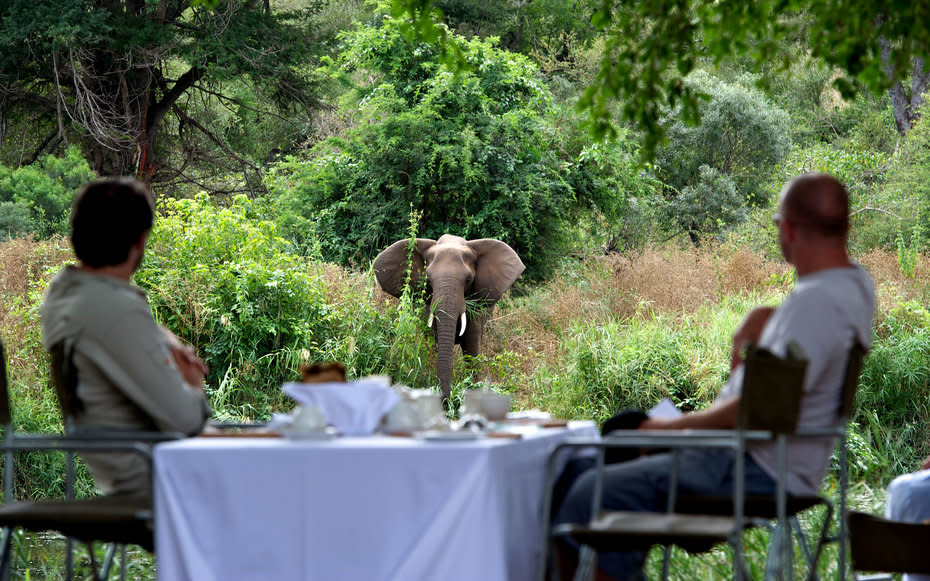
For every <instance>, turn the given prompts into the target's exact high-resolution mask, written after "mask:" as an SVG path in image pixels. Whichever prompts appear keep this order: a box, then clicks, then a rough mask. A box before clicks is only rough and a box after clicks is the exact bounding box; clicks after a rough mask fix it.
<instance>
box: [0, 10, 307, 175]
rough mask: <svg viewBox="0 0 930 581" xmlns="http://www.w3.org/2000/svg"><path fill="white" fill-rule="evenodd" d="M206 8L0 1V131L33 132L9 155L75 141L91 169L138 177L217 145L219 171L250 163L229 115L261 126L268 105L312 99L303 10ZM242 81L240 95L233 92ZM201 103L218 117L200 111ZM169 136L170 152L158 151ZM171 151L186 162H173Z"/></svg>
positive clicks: (300, 104)
mask: <svg viewBox="0 0 930 581" xmlns="http://www.w3.org/2000/svg"><path fill="white" fill-rule="evenodd" d="M213 4H214V5H215V6H213V7H204V6H192V5H191V2H190V1H188V0H166V1H162V2H151V1H145V0H122V1H117V2H112V1H109V0H9V1H8V2H4V3H3V7H2V9H0V117H2V118H3V119H4V120H5V124H4V126H5V127H7V128H8V130H9V128H13V127H15V128H23V127H29V128H30V129H32V130H33V131H35V129H36V128H39V131H38V132H34V133H32V134H31V135H28V137H27V138H26V139H24V140H23V144H22V148H21V150H20V151H19V158H20V159H23V158H25V159H26V160H30V159H31V160H35V159H37V158H38V157H39V156H40V155H42V154H43V153H44V152H47V151H49V150H50V149H52V147H53V146H54V145H56V144H59V143H80V144H81V145H82V146H83V148H84V149H85V150H86V151H88V152H89V155H88V157H89V158H90V159H91V161H92V166H93V168H94V170H95V171H96V172H97V173H100V174H111V175H126V174H134V175H138V176H140V177H142V178H143V179H147V180H150V179H153V178H154V177H155V175H156V174H157V173H158V172H159V171H162V173H163V176H162V177H163V179H168V178H171V177H175V176H176V174H178V173H183V172H184V171H185V169H189V168H188V167H187V163H188V162H189V161H190V160H191V158H196V157H198V156H205V155H207V153H206V151H207V150H208V149H209V148H212V149H218V150H221V152H222V154H223V155H222V156H216V159H217V163H220V164H221V165H224V166H226V167H228V164H229V162H230V161H231V162H232V163H233V164H234V165H235V164H240V165H244V166H248V165H254V164H255V163H256V161H255V157H256V155H249V154H251V153H254V152H249V151H247V150H246V152H243V151H242V149H241V148H238V147H237V144H236V143H235V136H236V133H237V132H236V131H235V129H234V128H235V125H236V120H237V119H241V116H242V115H249V116H250V118H251V119H252V120H253V121H252V124H253V125H255V124H259V125H260V124H262V123H267V121H263V119H265V118H268V117H273V116H272V115H271V113H273V112H275V111H276V110H277V111H282V112H285V113H286V112H287V111H289V110H294V109H295V108H303V109H305V110H306V109H309V108H310V107H311V106H312V105H313V102H314V100H313V96H312V90H311V83H310V80H309V77H308V76H307V75H306V67H307V65H308V64H312V62H313V58H314V56H313V55H314V47H313V45H312V41H313V40H314V35H313V34H311V31H310V30H309V28H308V26H309V24H308V20H307V12H306V11H304V12H288V11H275V12H272V11H271V10H270V9H269V6H268V2H261V1H259V0H224V1H222V2H214V3H213ZM244 79H248V87H249V89H248V91H243V90H241V88H240V89H238V90H237V86H238V85H237V83H240V82H241V81H243V80H244ZM209 102H215V103H216V109H219V110H225V111H227V117H228V118H227V119H223V118H217V117H216V116H215V115H214V116H213V117H212V118H211V117H210V116H205V115H204V111H205V109H206V107H205V103H209ZM230 128H233V130H232V131H231V132H230V134H227V132H226V131H224V130H228V129H230ZM266 130H267V127H266ZM169 133H170V134H171V135H172V136H173V137H174V138H175V139H174V141H173V145H176V146H177V147H173V148H159V147H158V143H159V139H161V138H163V137H165V136H166V135H167V134H169ZM204 144H206V145H207V146H208V147H206V146H205V145H204ZM178 150H182V151H183V152H184V154H185V157H183V158H181V159H174V158H172V155H173V154H174V152H175V151H178ZM267 154H268V152H267V151H264V152H260V155H261V157H259V160H261V159H262V157H264V156H267ZM220 158H222V159H223V160H224V161H223V162H220V161H218V160H219V159H220ZM198 177H202V176H193V175H191V176H189V179H190V180H191V181H196V179H197V178H198Z"/></svg>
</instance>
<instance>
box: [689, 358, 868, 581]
mask: <svg viewBox="0 0 930 581" xmlns="http://www.w3.org/2000/svg"><path fill="white" fill-rule="evenodd" d="M866 354H867V350H866V349H865V347H864V346H863V345H862V344H861V343H859V342H858V341H856V342H854V344H853V346H852V347H851V348H850V351H849V357H848V358H847V362H846V372H845V374H844V377H843V384H842V385H841V387H840V402H839V406H838V409H837V422H836V423H837V428H833V429H817V430H807V429H800V430H798V431H797V432H796V433H795V435H796V436H800V437H821V436H824V435H828V436H834V437H836V438H837V450H838V460H839V461H838V468H839V487H838V492H839V505H840V509H839V511H835V510H834V506H833V502H832V501H831V499H830V498H827V497H826V496H822V495H821V496H817V495H802V496H796V495H789V496H788V497H787V506H786V512H787V516H788V525H789V526H790V529H791V531H792V532H793V533H794V534H795V536H796V538H797V540H798V545H799V547H800V549H801V551H802V554H803V555H804V557H805V560H806V561H807V565H808V574H807V579H809V580H815V579H817V578H818V575H817V564H818V563H819V561H820V557H821V555H822V554H823V549H824V548H825V547H826V545H828V544H830V543H837V544H838V545H839V553H840V555H839V559H838V564H839V575H840V578H841V579H843V578H845V574H844V572H845V569H846V566H845V564H846V537H847V535H846V522H845V521H844V520H843V519H842V518H840V519H838V523H837V524H836V528H837V530H836V532H833V533H831V532H830V529H831V528H832V527H833V526H834V523H833V517H834V515H835V514H837V515H843V514H844V512H845V510H846V489H847V484H848V448H847V446H846V435H847V428H846V425H847V422H848V420H849V418H850V417H851V416H852V413H853V407H854V404H855V399H856V390H857V389H858V386H859V376H860V374H861V371H862V365H863V361H864V359H865V356H866ZM776 500H777V499H776V498H775V496H772V495H770V496H757V495H752V496H747V497H746V499H745V515H746V516H747V517H748V518H751V519H752V520H753V523H754V524H755V525H758V526H766V527H769V528H772V527H771V526H770V523H771V522H772V521H774V520H776V519H777V511H776ZM818 506H821V507H823V509H824V516H823V519H822V520H821V524H820V526H819V534H818V535H817V542H816V544H815V545H814V546H813V547H811V544H810V543H809V541H808V539H807V536H806V534H805V533H804V530H803V528H802V527H801V524H800V522H799V520H798V518H797V517H798V515H799V514H800V513H802V512H804V511H806V510H810V509H812V508H814V507H818ZM731 507H732V500H731V499H730V498H729V497H708V496H691V495H688V496H685V495H682V496H679V497H678V500H677V501H676V503H675V511H676V512H681V513H687V514H713V515H720V514H729V512H730V510H731ZM773 538H777V537H773Z"/></svg>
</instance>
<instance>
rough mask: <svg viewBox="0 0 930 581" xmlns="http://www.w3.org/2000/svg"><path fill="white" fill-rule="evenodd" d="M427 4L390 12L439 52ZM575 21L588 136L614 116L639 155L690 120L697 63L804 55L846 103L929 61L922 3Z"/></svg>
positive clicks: (608, 12) (821, 3)
mask: <svg viewBox="0 0 930 581" xmlns="http://www.w3.org/2000/svg"><path fill="white" fill-rule="evenodd" d="M435 3H436V2H435V1H430V0H392V8H393V10H394V12H395V14H398V15H401V14H402V15H405V16H407V17H408V18H409V22H410V31H411V33H412V34H415V35H417V36H419V37H421V38H425V39H428V40H432V41H438V42H440V43H442V42H444V39H445V38H447V35H446V34H444V33H443V30H442V28H441V27H440V26H439V25H437V20H438V18H436V17H435V15H434V14H433V12H432V11H433V4H435ZM579 18H580V19H588V18H589V19H590V22H591V24H592V26H594V27H595V28H596V29H597V30H598V31H600V32H601V33H602V34H603V35H604V43H603V49H602V51H601V54H600V59H599V64H598V71H597V75H596V77H595V78H594V80H593V82H592V83H591V85H590V86H589V87H588V88H587V89H586V90H585V93H584V96H583V98H582V100H581V106H582V107H583V108H584V109H585V110H586V111H587V112H588V114H589V117H590V118H591V120H592V122H593V124H594V128H595V130H596V133H597V134H605V133H612V132H613V131H615V119H616V115H617V114H619V116H620V118H621V119H622V120H624V121H631V122H633V123H635V124H636V125H637V126H638V127H640V128H642V129H644V130H645V141H644V144H645V150H646V151H647V152H649V153H651V152H652V151H654V149H655V147H656V146H657V145H658V144H659V143H660V141H661V140H662V138H663V136H664V132H665V127H664V126H663V124H662V119H663V114H664V112H665V111H666V110H668V109H671V108H674V107H677V106H680V107H681V110H682V114H683V116H684V118H685V119H686V120H689V121H696V120H697V119H698V118H699V112H698V102H699V93H698V92H697V91H696V90H695V89H694V88H693V87H689V86H688V85H687V84H686V83H685V78H687V76H688V75H689V74H690V73H691V72H692V71H693V70H695V69H696V68H699V66H700V65H701V63H702V62H705V61H706V60H710V61H711V62H713V63H717V64H719V63H720V62H722V61H723V60H724V59H727V58H731V57H737V58H743V59H745V60H746V61H747V62H748V63H750V64H751V65H752V66H753V67H754V68H756V69H762V68H765V67H770V66H771V65H772V64H773V61H774V62H775V63H776V64H777V65H778V66H787V65H788V64H789V63H790V62H792V61H793V60H795V59H798V58H802V59H803V58H807V55H808V53H809V54H810V55H811V56H813V57H814V58H816V59H820V60H821V61H823V62H825V63H826V64H828V65H830V66H831V67H836V68H838V69H839V70H841V71H845V72H846V73H847V76H839V77H838V78H836V79H835V80H834V85H835V86H836V87H837V88H838V89H840V90H841V92H842V93H843V94H844V95H846V96H848V95H849V94H851V92H852V91H853V89H854V85H853V83H854V81H856V82H861V83H863V84H864V85H865V86H867V87H870V88H872V89H873V90H876V91H880V90H885V89H889V88H892V87H893V86H894V85H895V84H896V83H900V82H901V81H905V80H908V79H909V78H910V77H912V78H913V79H914V80H920V79H923V81H922V82H924V83H925V82H926V76H927V75H925V74H924V71H923V63H924V60H925V59H926V58H927V56H928V55H930V33H928V32H930V31H928V27H930V3H928V2H926V1H923V0H922V1H918V2H908V3H902V4H900V5H889V4H888V3H887V2H878V1H875V0H858V1H856V2H852V3H851V2H842V1H840V0H789V1H780V0H756V1H753V2H716V1H713V0H671V1H668V2H631V1H625V2H616V1H614V0H597V3H596V7H595V9H594V10H593V11H592V12H591V13H588V14H585V15H580V16H579ZM799 41H800V42H799ZM786 46H787V47H791V49H790V50H785V49H783V47H786ZM917 84H918V85H919V83H917ZM913 85H914V83H912V84H911V87H912V88H911V90H910V91H907V90H903V86H902V87H901V89H902V91H903V98H902V99H900V101H901V103H902V104H904V105H905V106H913V105H914V104H915V102H914V101H913V100H914V99H915V97H916V98H917V101H916V104H918V105H919V95H920V93H921V92H922V91H921V90H919V89H914V88H913Z"/></svg>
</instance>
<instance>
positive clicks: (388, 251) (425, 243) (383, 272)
mask: <svg viewBox="0 0 930 581" xmlns="http://www.w3.org/2000/svg"><path fill="white" fill-rule="evenodd" d="M434 244H436V241H435V240H430V239H428V238H417V243H416V244H415V245H414V247H413V248H412V249H411V248H410V239H409V238H404V239H403V240H398V241H397V242H395V243H394V244H391V245H390V246H388V247H387V248H385V249H384V250H382V251H381V254H379V255H378V256H377V257H376V258H375V263H374V271H375V278H376V279H378V284H380V285H381V288H383V289H384V292H386V293H388V294H391V295H394V296H395V297H400V295H402V294H404V283H405V282H406V280H407V264H410V269H411V270H410V282H411V283H412V284H413V285H414V287H416V286H417V285H419V284H420V280H421V279H422V278H423V277H424V276H425V275H426V261H425V260H424V259H423V253H425V252H426V251H427V250H428V249H430V248H432V246H433V245H434ZM408 259H409V261H408Z"/></svg>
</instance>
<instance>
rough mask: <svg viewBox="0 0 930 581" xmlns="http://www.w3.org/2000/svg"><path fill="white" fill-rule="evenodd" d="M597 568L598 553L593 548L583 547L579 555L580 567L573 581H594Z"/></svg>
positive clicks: (576, 570)
mask: <svg viewBox="0 0 930 581" xmlns="http://www.w3.org/2000/svg"><path fill="white" fill-rule="evenodd" d="M596 566H597V553H595V552H594V549H592V548H591V547H585V546H582V547H581V551H580V553H579V555H578V567H577V568H576V569H575V576H574V578H573V581H593V579H594V569H595V567H596Z"/></svg>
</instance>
